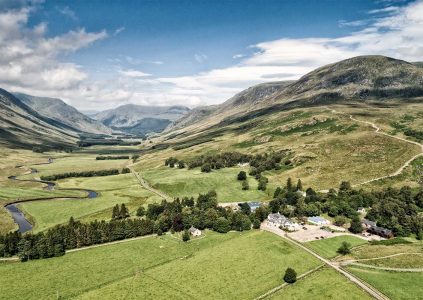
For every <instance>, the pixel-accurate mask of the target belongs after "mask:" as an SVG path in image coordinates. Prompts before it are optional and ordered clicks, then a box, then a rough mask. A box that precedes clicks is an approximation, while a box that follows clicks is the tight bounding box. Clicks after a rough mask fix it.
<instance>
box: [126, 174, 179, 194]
mask: <svg viewBox="0 0 423 300" xmlns="http://www.w3.org/2000/svg"><path fill="white" fill-rule="evenodd" d="M128 168H129V170H131V172H132V174H134V176H135V177H136V178H137V180H138V182H139V183H140V184H141V186H142V187H143V188H145V189H146V190H148V191H150V192H152V193H154V194H156V195H157V196H159V197H161V198H163V199H164V200H166V201H173V198H172V197H170V196H169V195H166V194H165V193H163V192H161V191H159V190H156V189H155V188H153V187H151V186H150V185H149V184H148V183H147V181H145V180H144V178H142V177H141V175H140V174H139V173H138V172H136V171H135V170H134V169H133V168H132V166H128Z"/></svg>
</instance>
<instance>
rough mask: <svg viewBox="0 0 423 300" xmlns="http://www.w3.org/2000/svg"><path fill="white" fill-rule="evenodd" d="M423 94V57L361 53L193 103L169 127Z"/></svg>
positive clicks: (192, 128)
mask: <svg viewBox="0 0 423 300" xmlns="http://www.w3.org/2000/svg"><path fill="white" fill-rule="evenodd" d="M421 96H423V68H421V63H409V62H406V61H403V60H397V59H394V58H390V57H385V56H379V55H374V56H373V55H371V56H358V57H353V58H350V59H346V60H343V61H340V62H337V63H333V64H330V65H326V66H323V67H321V68H318V69H316V70H314V71H312V72H310V73H308V74H306V75H304V76H303V77H301V78H300V79H299V80H297V81H283V82H271V83H264V84H259V85H256V86H253V87H250V88H248V89H246V90H244V91H242V92H240V93H238V94H237V95H235V96H234V97H232V98H230V99H229V100H227V101H225V102H224V103H222V104H220V105H214V106H209V107H202V108H197V109H193V110H192V111H191V112H189V113H188V114H186V115H185V116H184V117H182V118H181V119H180V120H178V121H177V122H175V123H174V125H173V127H172V128H171V130H168V131H169V132H179V133H184V135H188V134H189V133H190V134H192V133H195V132H200V131H204V130H205V129H207V128H209V127H212V126H217V125H218V124H219V126H220V125H225V124H228V123H231V122H236V120H237V119H238V120H244V119H245V118H248V117H250V118H254V117H255V116H257V115H263V114H270V113H272V112H274V111H278V110H283V109H288V108H294V107H310V106H316V105H325V104H331V103H338V102H348V101H351V100H354V101H357V100H358V101H368V100H372V99H377V100H383V99H394V98H413V97H421ZM172 135H175V134H172Z"/></svg>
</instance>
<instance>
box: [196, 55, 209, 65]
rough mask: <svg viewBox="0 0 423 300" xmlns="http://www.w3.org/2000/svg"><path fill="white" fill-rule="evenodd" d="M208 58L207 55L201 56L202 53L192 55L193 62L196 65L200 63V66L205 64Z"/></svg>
mask: <svg viewBox="0 0 423 300" xmlns="http://www.w3.org/2000/svg"><path fill="white" fill-rule="evenodd" d="M208 58H209V57H208V56H207V55H205V54H202V53H196V54H194V59H195V61H196V62H198V63H200V64H201V63H203V62H205V61H206V60H207V59H208Z"/></svg>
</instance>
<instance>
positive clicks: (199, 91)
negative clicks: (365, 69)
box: [0, 1, 423, 110]
mask: <svg viewBox="0 0 423 300" xmlns="http://www.w3.org/2000/svg"><path fill="white" fill-rule="evenodd" d="M28 14H29V10H25V9H21V10H15V11H9V12H5V13H0V53H2V55H1V56H0V86H2V87H4V88H6V89H8V88H10V89H11V90H15V91H17V90H19V91H22V92H27V93H30V94H35V95H40V96H41V95H44V96H52V97H60V98H63V99H65V100H67V101H68V102H69V103H71V104H73V105H76V106H77V107H78V108H83V109H97V110H98V109H107V108H111V107H115V106H117V105H121V104H125V103H138V104H148V105H170V104H183V105H188V106H196V105H204V104H215V103H220V102H223V101H224V100H226V99H228V98H230V97H231V96H233V95H234V94H235V93H237V92H239V91H241V90H242V89H245V88H247V87H249V86H251V85H254V84H257V83H260V82H266V81H276V80H294V79H298V78H299V77H301V76H302V75H304V74H305V73H307V72H309V71H311V70H313V69H315V68H317V67H320V66H322V65H325V64H328V63H333V62H336V61H339V60H342V59H346V58H349V57H353V56H357V55H369V54H381V55H387V56H392V57H395V58H399V59H404V60H407V61H422V60H423V2H422V1H418V2H415V3H411V4H408V5H407V6H404V7H399V8H398V9H396V10H393V9H389V10H386V11H385V12H378V13H377V15H376V13H374V14H373V15H375V16H374V17H372V18H371V19H368V20H364V21H363V25H361V23H360V20H355V21H352V22H356V23H354V24H348V25H347V24H346V23H347V22H346V21H345V26H364V28H363V29H361V30H359V31H356V32H352V33H351V34H348V35H345V36H341V37H337V38H319V37H315V38H303V39H279V40H274V41H265V42H261V43H257V44H255V45H252V46H250V47H249V48H248V52H250V51H251V50H253V51H254V53H253V54H251V55H249V56H243V57H240V56H237V55H236V57H235V56H234V58H237V59H238V60H237V61H236V63H235V64H234V65H232V66H229V67H226V68H220V69H213V70H210V71H208V72H202V73H199V74H194V75H190V76H175V77H172V76H166V77H158V78H157V77H154V76H152V75H151V76H149V75H150V74H148V73H145V72H142V71H140V70H139V68H138V67H135V66H138V65H140V64H142V63H149V64H156V65H160V64H162V63H163V62H161V61H146V60H142V59H139V58H134V57H130V56H124V55H121V56H119V57H117V58H111V59H110V60H109V62H110V63H111V64H117V65H118V67H117V69H115V70H114V71H112V73H110V78H109V79H104V80H101V81H100V80H97V81H94V80H93V79H92V78H90V76H89V75H88V74H86V72H85V71H84V69H83V67H82V66H78V65H76V64H73V63H69V62H68V63H66V62H63V61H62V59H59V58H60V57H62V55H61V54H62V53H67V52H73V51H78V50H79V49H81V48H83V47H87V46H89V45H91V44H92V43H94V42H95V41H98V40H100V39H103V38H105V37H106V36H107V33H106V32H104V31H101V32H96V33H89V32H86V31H85V30H83V29H80V30H74V31H70V32H68V33H66V34H63V35H60V36H57V37H53V38H46V37H45V32H46V29H47V25H46V24H40V25H38V26H36V27H35V28H28V26H27V25H26V24H27V20H28ZM343 22H344V21H343ZM360 28H361V27H360ZM194 59H195V60H196V61H198V62H204V61H205V60H207V59H208V57H207V56H206V55H204V54H201V53H199V54H197V57H196V56H194ZM125 64H129V65H132V66H133V67H132V68H123V67H119V66H122V65H125ZM150 67H151V66H150ZM113 72H114V73H113Z"/></svg>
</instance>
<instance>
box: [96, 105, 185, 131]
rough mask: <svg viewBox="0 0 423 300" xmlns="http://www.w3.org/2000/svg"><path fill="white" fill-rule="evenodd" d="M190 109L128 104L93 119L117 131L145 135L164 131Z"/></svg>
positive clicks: (104, 112)
mask: <svg viewBox="0 0 423 300" xmlns="http://www.w3.org/2000/svg"><path fill="white" fill-rule="evenodd" d="M189 111H190V109H189V108H188V107H185V106H142V105H135V104H126V105H122V106H119V107H117V108H114V109H110V110H106V111H103V112H100V113H97V114H95V115H93V118H94V119H96V120H98V121H100V122H102V123H103V124H104V125H106V126H109V127H111V128H113V129H116V130H122V131H125V132H128V133H132V134H139V135H145V134H147V133H151V132H156V133H157V132H161V131H163V130H164V129H165V128H166V127H167V126H168V125H169V124H170V123H171V122H173V121H176V120H178V119H180V118H181V117H182V116H184V115H185V114H186V113H188V112H189Z"/></svg>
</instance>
